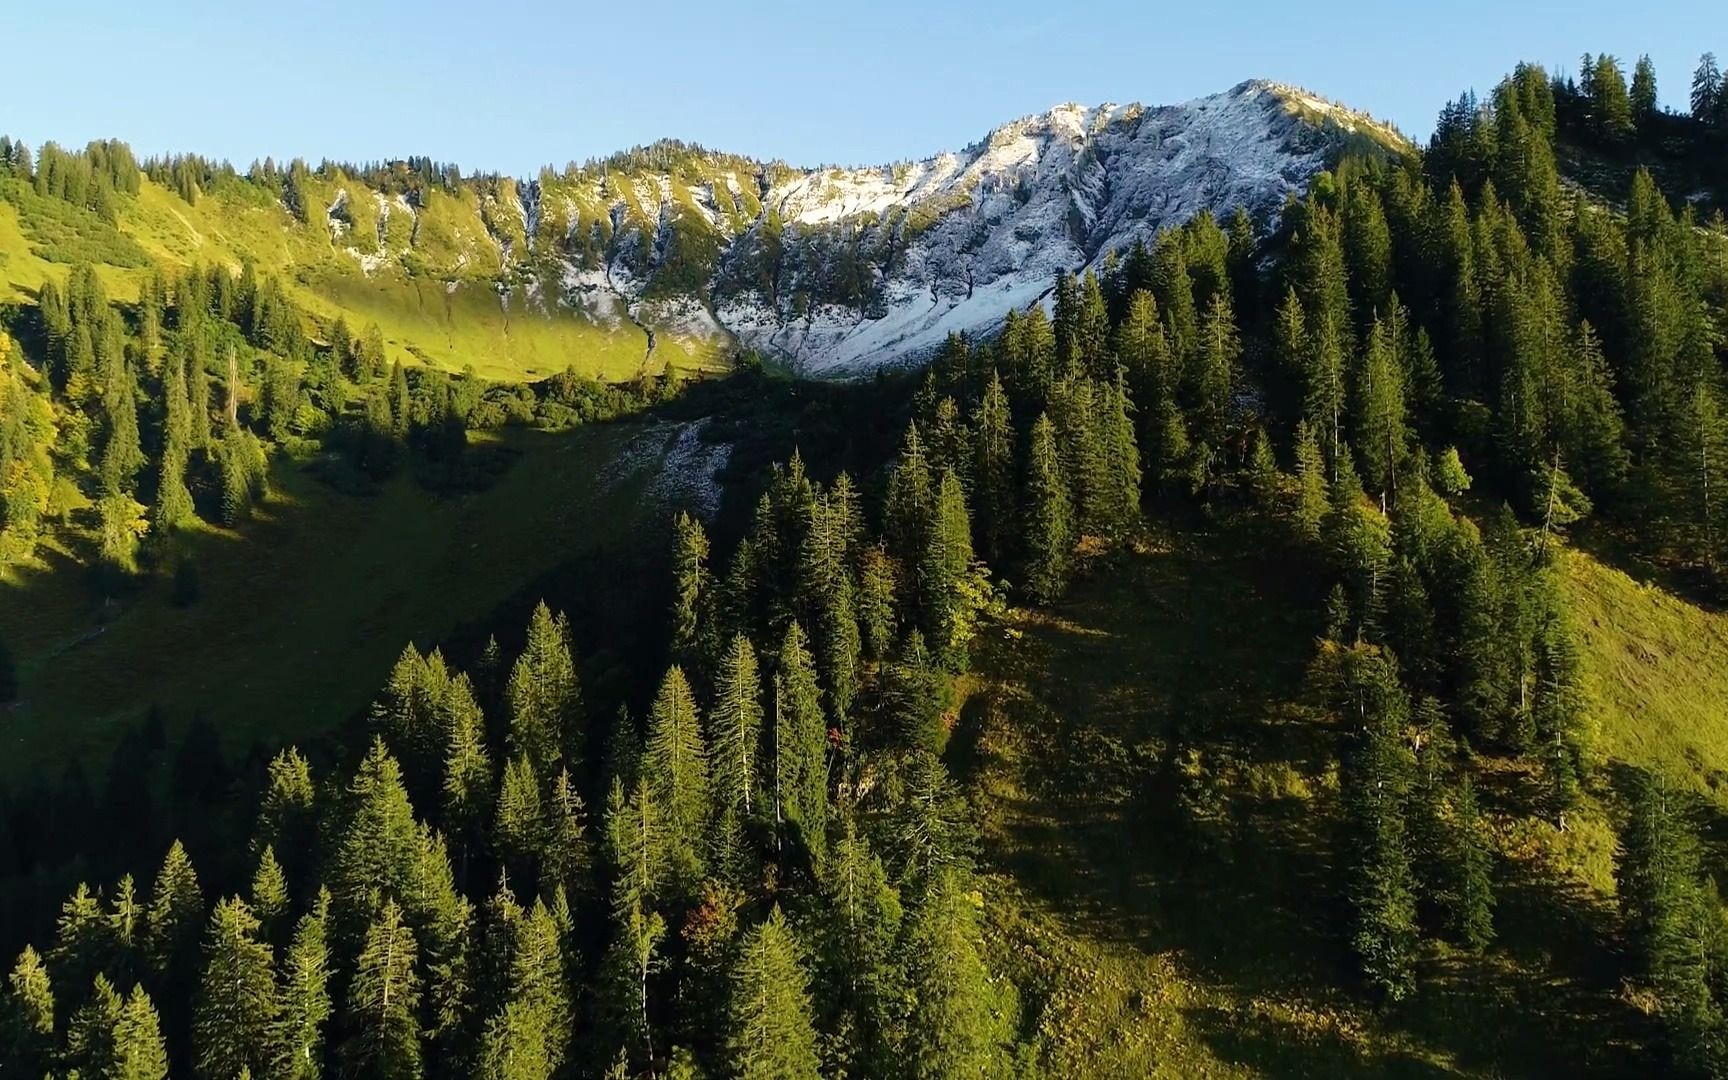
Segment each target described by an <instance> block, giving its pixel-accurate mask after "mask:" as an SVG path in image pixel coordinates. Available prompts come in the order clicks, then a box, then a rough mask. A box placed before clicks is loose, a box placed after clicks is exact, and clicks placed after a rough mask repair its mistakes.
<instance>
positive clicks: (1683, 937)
mask: <svg viewBox="0 0 1728 1080" xmlns="http://www.w3.org/2000/svg"><path fill="white" fill-rule="evenodd" d="M1699 863H1700V855H1699V847H1698V838H1697V834H1696V833H1695V832H1694V830H1693V826H1692V823H1691V822H1690V821H1689V820H1688V814H1687V811H1686V808H1685V805H1684V803H1683V802H1682V796H1681V795H1680V793H1679V792H1677V791H1674V790H1673V789H1671V788H1670V787H1669V786H1668V785H1667V783H1666V782H1664V781H1662V780H1660V779H1658V778H1656V777H1653V776H1651V775H1649V774H1648V773H1640V774H1638V776H1637V780H1636V784H1635V786H1634V788H1633V791H1632V807H1631V813H1630V815H1629V818H1628V820H1627V824H1626V831H1625V833H1624V834H1623V835H1622V836H1621V840H1620V858H1619V861H1618V863H1617V865H1616V866H1615V879H1616V884H1617V885H1618V890H1617V891H1618V893H1619V897H1620V911H1621V916H1622V919H1623V920H1624V922H1625V924H1626V931H1627V935H1628V937H1629V938H1630V940H1631V943H1632V946H1633V949H1634V953H1635V956H1636V958H1637V961H1638V964H1639V969H1640V972H1641V974H1642V975H1643V976H1644V978H1646V979H1647V980H1648V981H1649V984H1650V986H1651V988H1652V989H1654V991H1655V993H1656V996H1657V999H1658V1001H1659V1003H1660V1006H1659V1008H1660V1014H1661V1016H1662V1019H1663V1022H1664V1025H1665V1026H1666V1027H1667V1028H1668V1031H1669V1035H1670V1040H1671V1042H1672V1043H1673V1046H1674V1050H1675V1056H1676V1057H1677V1058H1678V1059H1679V1062H1680V1064H1681V1065H1682V1066H1683V1067H1688V1068H1691V1069H1693V1070H1696V1071H1698V1072H1702V1073H1713V1072H1715V1071H1717V1070H1719V1067H1720V1065H1721V1060H1720V1053H1721V1051H1720V1049H1719V1047H1720V1040H1721V1038H1722V1023H1723V1018H1722V1014H1721V1007H1720V1005H1719V1004H1718V1003H1717V1002H1715V1001H1714V1000H1713V999H1712V992H1711V986H1710V980H1709V967H1710V963H1709V959H1708V953H1709V949H1710V945H1711V940H1710V939H1711V937H1712V936H1713V935H1714V933H1716V932H1719V931H1717V930H1715V929H1714V928H1713V926H1712V924H1713V923H1714V921H1715V916H1714V913H1713V912H1712V911H1711V908H1712V907H1713V906H1714V903H1713V901H1712V900H1711V899H1710V898H1709V896H1708V894H1707V893H1706V892H1705V889H1704V887H1703V883H1702V879H1701V872H1700V868H1699Z"/></svg>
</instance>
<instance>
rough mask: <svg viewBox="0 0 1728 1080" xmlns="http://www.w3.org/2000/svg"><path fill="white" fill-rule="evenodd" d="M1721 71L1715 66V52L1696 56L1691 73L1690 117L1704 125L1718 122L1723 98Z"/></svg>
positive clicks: (1712, 124) (1708, 125) (1707, 125)
mask: <svg viewBox="0 0 1728 1080" xmlns="http://www.w3.org/2000/svg"><path fill="white" fill-rule="evenodd" d="M1722 86H1723V82H1722V71H1721V69H1720V68H1718V67H1717V66H1716V54H1715V53H1708V52H1707V53H1705V54H1704V55H1703V56H1700V57H1699V58H1698V67H1697V70H1695V71H1694V72H1693V73H1692V98H1691V102H1692V119H1694V120H1696V121H1697V122H1698V123H1700V124H1703V125H1705V126H1706V127H1710V126H1714V125H1716V124H1718V123H1720V117H1721V114H1722V100H1723V98H1724V96H1725V95H1724V93H1723V89H1722Z"/></svg>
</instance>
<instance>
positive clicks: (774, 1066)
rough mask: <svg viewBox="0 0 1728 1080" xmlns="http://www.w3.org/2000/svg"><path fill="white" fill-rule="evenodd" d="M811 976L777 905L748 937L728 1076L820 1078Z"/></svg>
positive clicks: (736, 968)
mask: <svg viewBox="0 0 1728 1080" xmlns="http://www.w3.org/2000/svg"><path fill="white" fill-rule="evenodd" d="M808 982H809V980H808V978H807V977H806V976H805V974H804V970H803V967H802V966H801V965H800V963H799V960H798V948H797V943H796V942H795V941H794V940H793V936H792V929H791V927H789V926H787V924H786V920H785V917H784V916H782V915H781V914H780V909H779V907H775V908H774V909H773V910H772V911H771V912H769V914H768V918H767V919H766V920H765V921H763V922H762V923H761V924H760V925H758V926H756V927H754V928H753V929H751V930H750V931H749V932H748V933H747V934H745V935H744V939H743V941H742V942H740V943H739V946H738V957H737V960H736V961H734V963H733V967H732V986H731V993H730V996H729V1000H728V1004H727V1035H726V1054H725V1057H726V1065H727V1075H729V1076H736V1077H738V1078H740V1080H814V1078H815V1077H816V1076H817V1075H819V1071H818V1068H817V1065H818V1059H817V1054H816V1030H815V1027H814V1025H813V1023H812V1021H811V1005H810V994H809V989H808Z"/></svg>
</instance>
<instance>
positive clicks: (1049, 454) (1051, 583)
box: [1024, 414, 1074, 603]
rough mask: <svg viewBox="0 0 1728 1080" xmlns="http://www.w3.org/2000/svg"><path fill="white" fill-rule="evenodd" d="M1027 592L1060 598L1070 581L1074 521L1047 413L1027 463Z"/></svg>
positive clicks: (1045, 598) (1040, 597) (1038, 596)
mask: <svg viewBox="0 0 1728 1080" xmlns="http://www.w3.org/2000/svg"><path fill="white" fill-rule="evenodd" d="M1024 505H1025V507H1026V514H1027V520H1026V554H1027V566H1026V591H1027V593H1028V594H1029V595H1030V596H1031V597H1032V598H1033V599H1034V600H1037V601H1039V602H1041V603H1052V602H1054V601H1055V600H1056V599H1058V598H1059V597H1060V596H1061V595H1062V593H1063V591H1064V590H1065V589H1066V588H1067V585H1068V573H1069V562H1070V559H1071V557H1072V554H1073V546H1074V524H1073V515H1072V510H1071V508H1070V503H1069V499H1068V487H1067V483H1066V482H1065V481H1064V479H1063V476H1062V465H1061V461H1060V459H1059V457H1058V456H1057V452H1056V428H1055V425H1053V424H1051V423H1050V417H1049V415H1048V414H1045V415H1042V416H1040V417H1039V418H1038V422H1037V423H1036V424H1034V425H1033V426H1032V441H1031V445H1030V447H1029V449H1028V451H1027V464H1026V498H1025V500H1024Z"/></svg>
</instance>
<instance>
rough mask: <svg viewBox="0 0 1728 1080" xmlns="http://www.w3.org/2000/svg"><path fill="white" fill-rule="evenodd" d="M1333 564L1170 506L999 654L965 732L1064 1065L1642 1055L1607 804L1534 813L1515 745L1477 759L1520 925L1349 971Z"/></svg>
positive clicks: (1199, 1069)
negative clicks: (1617, 942)
mask: <svg viewBox="0 0 1728 1080" xmlns="http://www.w3.org/2000/svg"><path fill="white" fill-rule="evenodd" d="M1322 580H1324V578H1323V577H1321V576H1320V575H1319V574H1318V573H1317V572H1316V571H1315V568H1312V567H1309V566H1308V565H1307V564H1306V563H1305V562H1304V561H1303V560H1302V557H1301V556H1300V555H1299V553H1296V552H1292V551H1288V550H1285V549H1284V548H1283V547H1282V545H1281V544H1279V543H1278V542H1276V541H1271V542H1268V541H1267V540H1266V539H1265V538H1264V537H1260V536H1256V535H1252V534H1249V533H1246V532H1244V531H1242V530H1240V529H1237V528H1236V527H1234V526H1224V525H1219V524H1215V523H1201V524H1200V525H1199V526H1198V527H1197V528H1196V527H1194V526H1191V525H1184V526H1183V527H1182V529H1180V530H1168V529H1163V528H1160V529H1157V530H1154V533H1153V534H1152V536H1151V537H1150V538H1149V539H1148V541H1147V542H1145V543H1143V544H1142V545H1141V550H1140V551H1138V552H1137V553H1135V554H1133V555H1125V556H1122V557H1120V558H1119V560H1118V561H1117V562H1116V563H1115V564H1113V565H1110V566H1107V567H1101V568H1098V569H1097V570H1096V571H1095V572H1094V573H1093V574H1092V575H1091V576H1090V577H1089V578H1088V579H1086V580H1084V581H1082V582H1080V583H1078V584H1077V586H1076V587H1075V589H1074V590H1073V591H1072V593H1071V596H1070V598H1069V600H1068V601H1067V602H1066V603H1064V604H1063V605H1062V606H1061V607H1060V608H1059V609H1058V610H1057V611H1056V612H1054V613H1053V614H1052V615H1050V616H1034V615H1029V614H1028V615H1022V616H1021V617H1020V618H1019V619H1018V620H1017V628H1018V629H1019V630H1020V631H1021V636H1020V637H1018V638H1017V639H1011V640H1004V641H1000V642H997V643H996V644H994V645H992V646H991V647H990V648H988V649H986V650H985V652H984V655H983V657H982V664H981V669H982V675H981V676H980V677H979V679H978V680H977V682H976V683H975V685H974V687H973V693H972V694H971V696H970V698H969V700H968V703H967V705H966V708H965V710H964V711H963V714H962V721H961V724H960V726H959V728H958V729H957V738H956V741H955V744H954V746H955V748H954V750H953V754H954V755H955V757H956V759H957V760H956V765H957V766H958V767H959V768H960V770H961V771H962V773H963V774H965V775H967V776H969V777H970V779H971V782H972V784H973V786H974V791H975V796H976V798H977V800H978V804H979V806H980V808H981V811H982V816H983V820H984V822H985V832H984V841H985V865H986V867H987V868H988V869H989V870H990V873H989V874H988V875H987V877H986V882H987V895H988V899H989V909H988V910H989V915H990V919H989V927H990V941H991V943H992V946H993V948H994V950H995V953H996V956H997V958H998V961H999V962H1000V963H1001V964H1002V965H1003V967H1004V970H1006V971H1008V972H1010V973H1012V974H1013V975H1014V977H1015V978H1016V979H1017V980H1018V981H1020V982H1021V983H1022V984H1023V985H1025V986H1027V987H1028V988H1029V989H1028V993H1027V1004H1028V1006H1029V1007H1030V1009H1029V1011H1031V1012H1032V1013H1033V1016H1034V1022H1035V1023H1036V1024H1037V1034H1038V1037H1039V1042H1040V1047H1041V1050H1042V1052H1043V1056H1044V1059H1045V1063H1046V1064H1047V1065H1048V1066H1049V1067H1050V1068H1051V1070H1052V1075H1063V1076H1100V1077H1103V1076H1109V1077H1116V1076H1181V1077H1188V1076H1237V1075H1253V1076H1341V1075H1346V1076H1410V1077H1429V1076H1450V1075H1474V1076H1501V1075H1555V1074H1562V1075H1598V1076H1611V1075H1625V1074H1626V1073H1627V1071H1628V1070H1635V1069H1636V1067H1637V1065H1638V1062H1639V1061H1640V1060H1641V1055H1642V1053H1643V1045H1644V1040H1645V1039H1646V1037H1647V1036H1648V1030H1647V1027H1646V1024H1645V1018H1644V1017H1642V1016H1641V1015H1640V1014H1639V1013H1638V1012H1637V1011H1636V1010H1635V1009H1633V1008H1632V1007H1631V1006H1630V1005H1628V1004H1627V1003H1626V1002H1625V1001H1624V1000H1623V998H1622V995H1621V992H1620V969H1619V967H1618V960H1617V957H1616V956H1615V955H1614V954H1613V953H1612V951H1611V949H1610V946H1609V944H1608V933H1607V931H1608V929H1609V928H1610V927H1611V926H1612V925H1613V923H1612V919H1613V916H1612V901H1611V898H1610V897H1609V896H1607V895H1606V892H1605V889H1606V888H1608V887H1611V885H1610V884H1609V883H1608V882H1605V881H1604V880H1603V878H1604V877H1605V876H1606V874H1607V869H1606V868H1607V867H1608V866H1609V865H1611V863H1610V861H1609V860H1610V859H1611V850H1612V833H1611V832H1610V831H1609V829H1608V826H1607V819H1608V813H1609V811H1608V809H1607V808H1605V807H1604V806H1603V805H1602V804H1601V803H1598V802H1597V801H1595V799H1594V798H1593V799H1592V800H1591V802H1590V805H1589V806H1588V807H1587V808H1586V810H1585V811H1584V812H1583V813H1581V814H1579V815H1577V816H1576V820H1574V821H1573V822H1572V823H1571V824H1570V826H1569V828H1568V831H1567V832H1566V833H1564V834H1560V833H1557V832H1556V831H1555V830H1553V829H1551V828H1549V827H1547V826H1545V825H1542V824H1540V823H1532V822H1529V821H1527V820H1525V819H1524V818H1523V817H1522V815H1521V813H1520V812H1519V811H1520V808H1521V805H1522V803H1523V802H1524V801H1525V800H1526V799H1527V795H1528V788H1529V779H1530V778H1529V777H1528V776H1526V775H1524V774H1523V772H1522V771H1520V770H1518V769H1516V768H1512V767H1510V766H1507V765H1505V764H1504V763H1499V762H1494V761H1483V762H1479V763H1478V767H1479V773H1480V787H1481V790H1482V791H1483V794H1484V798H1485V802H1486V803H1487V805H1488V808H1489V814H1490V822H1491V828H1492V830H1493V833H1494V836H1495V839H1496V842H1497V845H1498V848H1499V855H1500V858H1499V860H1498V866H1497V876H1498V881H1499V887H1500V907H1499V911H1498V923H1499V926H1500V930H1501V938H1500V942H1501V943H1500V944H1497V945H1496V946H1495V947H1493V948H1492V949H1490V950H1489V952H1488V953H1487V954H1486V955H1484V956H1480V957H1476V956H1470V955H1466V954H1462V953H1458V952H1456V951H1454V950H1452V949H1450V948H1448V947H1446V946H1444V945H1441V944H1435V945H1431V946H1430V947H1429V948H1428V949H1427V951H1426V953H1425V955H1424V958H1423V961H1422V975H1421V985H1422V989H1421V991H1420V992H1419V994H1418V996H1417V997H1416V998H1415V999H1414V1000H1413V1001H1410V1002H1407V1003H1405V1004H1404V1005H1402V1006H1400V1007H1397V1008H1394V1009H1391V1010H1386V1011H1380V1010H1376V1009H1375V1008H1373V1007H1371V1006H1370V1005H1369V1004H1368V1003H1367V1002H1366V1001H1364V1000H1363V999H1362V998H1360V997H1359V996H1357V995H1356V994H1354V993H1353V992H1352V991H1350V990H1349V989H1348V988H1349V987H1350V986H1352V985H1353V976H1352V964H1351V960H1350V956H1349V953H1348V943H1347V941H1346V940H1345V939H1344V932H1343V930H1341V929H1340V928H1341V927H1344V926H1346V925H1347V922H1348V918H1347V914H1346V911H1345V908H1344V906H1343V901H1342V898H1341V897H1340V893H1339V890H1340V875H1341V872H1342V867H1341V865H1340V863H1339V861H1338V857H1337V853H1336V850H1335V847H1336V836H1335V831H1334V825H1333V822H1334V821H1335V820H1336V813H1337V772H1336V764H1335V761H1336V740H1337V733H1336V732H1335V731H1333V730H1332V729H1331V728H1330V726H1329V725H1328V724H1327V723H1325V722H1324V721H1322V720H1320V719H1317V718H1316V717H1315V716H1314V714H1313V713H1311V712H1310V711H1309V710H1307V709H1305V708H1304V707H1303V706H1302V704H1301V701H1300V687H1301V682H1302V675H1303V666H1304V663H1305V661H1306V658H1307V657H1308V656H1309V655H1310V653H1311V644H1310V642H1311V638H1312V635H1313V633H1314V632H1315V629H1316V628H1315V626H1314V625H1312V622H1313V620H1312V619H1311V618H1310V617H1309V616H1308V615H1306V614H1304V613H1305V612H1312V611H1315V610H1317V605H1316V601H1317V599H1318V597H1317V596H1315V595H1312V594H1313V592H1314V589H1315V585H1314V584H1313V583H1314V582H1317V581H1322ZM1597 794H1599V795H1601V796H1602V797H1603V798H1604V799H1612V797H1613V796H1612V792H1611V790H1609V789H1607V788H1606V786H1604V787H1603V789H1602V790H1601V791H1599V792H1598V793H1597ZM1605 843H1606V845H1607V847H1606V849H1604V844H1605Z"/></svg>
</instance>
